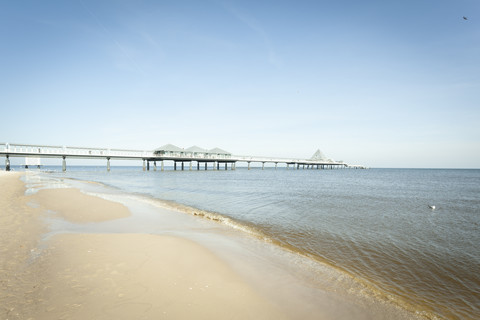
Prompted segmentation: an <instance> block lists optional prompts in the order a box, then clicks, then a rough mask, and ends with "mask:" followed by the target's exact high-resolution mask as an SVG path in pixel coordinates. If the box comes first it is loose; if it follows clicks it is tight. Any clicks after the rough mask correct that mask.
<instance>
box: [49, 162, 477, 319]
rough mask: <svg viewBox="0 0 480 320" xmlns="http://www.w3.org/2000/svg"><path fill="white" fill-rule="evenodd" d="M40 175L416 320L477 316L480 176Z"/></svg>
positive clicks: (120, 170) (72, 171)
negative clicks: (296, 267) (114, 195)
mask: <svg viewBox="0 0 480 320" xmlns="http://www.w3.org/2000/svg"><path fill="white" fill-rule="evenodd" d="M40 174H41V175H44V176H49V177H53V178H55V179H71V180H73V181H93V182H96V183H98V184H101V185H102V186H104V187H105V188H110V189H112V190H117V191H118V192H122V193H124V194H129V195H135V196H139V197H144V198H146V199H150V200H154V201H160V202H162V203H165V204H169V205H170V206H171V207H172V208H174V207H175V208H177V209H181V210H183V211H184V212H188V213H190V215H192V216H194V217H195V219H203V220H205V219H206V220H212V221H213V222H214V223H217V224H223V225H224V226H225V228H226V229H228V228H231V229H232V230H235V231H236V232H241V233H245V235H246V237H252V238H255V239H257V241H260V242H262V243H265V245H266V246H271V247H275V248H278V249H279V250H284V251H286V252H289V254H290V255H298V256H301V257H302V258H303V259H307V260H309V261H311V262H312V264H318V265H319V266H322V268H323V269H322V270H325V268H327V269H331V270H335V272H336V273H337V274H342V275H343V276H342V277H336V278H335V279H338V281H339V287H340V286H342V284H340V281H341V280H340V279H344V278H349V279H350V281H349V282H347V283H348V286H349V287H351V288H350V289H349V288H347V291H349V290H350V291H352V290H354V291H355V290H356V291H357V293H361V294H362V295H367V296H369V297H370V298H371V299H374V300H378V301H382V303H387V304H392V305H395V306H396V307H397V308H400V309H402V310H406V311H407V312H410V313H411V314H412V315H415V316H418V317H420V318H422V317H423V318H425V319H480V170H475V169H465V170H463V169H375V168H370V169H366V170H354V169H335V170H316V169H313V170H312V169H308V170H307V169H303V170H302V169H301V168H300V170H297V169H293V170H292V169H290V170H287V169H286V168H285V167H282V168H280V167H279V168H278V169H275V168H265V170H262V169H261V168H252V169H251V170H247V168H242V167H237V168H236V170H230V169H229V170H217V171H213V170H208V171H204V170H200V171H197V170H188V169H187V170H185V171H180V170H177V171H174V170H172V168H169V167H167V168H166V170H165V171H160V170H158V171H153V170H151V171H143V170H142V168H141V167H112V169H111V171H110V172H107V170H106V168H105V167H90V166H89V167H81V166H76V167H75V166H71V167H68V169H67V172H65V173H64V172H62V171H61V167H44V168H42V169H41V170H40ZM335 281H337V280H335ZM319 283H320V282H319ZM342 283H343V286H345V282H342ZM352 283H354V284H355V285H352ZM319 285H321V283H320V284H319ZM352 288H353V289H352ZM385 318H386V319H388V318H389V317H388V316H386V317H385Z"/></svg>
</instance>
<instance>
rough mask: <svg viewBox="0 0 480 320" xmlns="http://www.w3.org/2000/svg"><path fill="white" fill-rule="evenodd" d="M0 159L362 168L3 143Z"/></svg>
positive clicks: (145, 167)
mask: <svg viewBox="0 0 480 320" xmlns="http://www.w3.org/2000/svg"><path fill="white" fill-rule="evenodd" d="M0 156H4V157H5V169H6V170H10V158H11V157H25V158H29V157H33V158H62V159H63V162H62V164H63V166H62V167H63V170H64V171H66V159H67V158H71V159H74V158H77V159H105V160H106V161H107V170H110V159H122V160H141V161H143V170H150V163H151V162H153V164H154V170H156V169H157V165H156V164H157V161H158V162H160V165H161V170H164V161H173V163H174V170H177V164H178V163H180V164H181V169H182V170H184V164H185V163H188V164H189V169H190V170H192V162H196V163H197V166H196V167H197V170H200V167H201V165H203V167H204V168H205V170H207V167H208V164H210V165H211V164H213V169H214V170H219V169H220V167H221V166H224V167H225V170H226V169H227V168H228V165H229V164H230V167H231V169H232V170H235V168H236V163H237V162H242V163H247V165H248V168H249V169H250V164H251V163H261V164H262V169H263V168H264V167H265V163H274V164H275V168H277V165H278V164H279V163H280V164H285V165H286V167H287V169H289V168H290V166H292V167H293V168H294V169H300V168H303V169H305V168H307V169H314V168H317V169H326V168H328V169H334V168H350V167H355V168H356V167H359V166H349V165H348V164H346V163H343V162H335V161H319V160H312V159H289V158H272V157H255V156H235V155H225V154H218V155H215V154H203V155H195V154H194V153H191V154H183V155H179V156H172V155H161V154H158V153H156V152H155V151H145V150H126V149H109V148H87V147H68V146H46V145H31V144H9V143H0Z"/></svg>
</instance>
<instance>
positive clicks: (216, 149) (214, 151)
mask: <svg viewBox="0 0 480 320" xmlns="http://www.w3.org/2000/svg"><path fill="white" fill-rule="evenodd" d="M208 152H209V153H216V154H229V155H231V153H230V152H228V151H225V150H222V149H220V148H213V149H211V150H208Z"/></svg>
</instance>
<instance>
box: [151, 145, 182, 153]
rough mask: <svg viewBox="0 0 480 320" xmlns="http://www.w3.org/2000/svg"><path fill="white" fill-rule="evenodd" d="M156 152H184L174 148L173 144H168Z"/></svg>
mask: <svg viewBox="0 0 480 320" xmlns="http://www.w3.org/2000/svg"><path fill="white" fill-rule="evenodd" d="M155 151H173V152H183V151H184V150H183V149H182V148H179V147H177V146H174V145H173V144H166V145H164V146H161V147H160V148H157V149H155Z"/></svg>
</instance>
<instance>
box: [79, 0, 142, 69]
mask: <svg viewBox="0 0 480 320" xmlns="http://www.w3.org/2000/svg"><path fill="white" fill-rule="evenodd" d="M79 1H80V3H81V4H82V6H83V8H84V9H85V11H87V13H88V14H89V15H90V16H91V17H92V18H93V20H95V22H96V23H97V24H98V25H99V26H100V28H101V29H102V30H103V32H104V33H105V34H106V35H107V36H108V37H109V38H110V40H111V41H112V42H113V43H114V45H115V46H116V47H117V48H118V49H119V51H120V52H121V54H122V55H123V56H124V57H125V58H126V59H127V61H128V62H129V63H130V64H131V65H132V67H133V69H134V70H135V71H137V72H138V73H140V74H142V75H145V72H144V71H143V70H142V68H140V66H139V65H138V64H137V63H136V62H135V60H134V59H133V58H132V57H131V56H130V55H129V54H128V52H127V50H125V48H124V47H123V46H122V45H121V44H120V43H119V42H118V41H117V39H116V38H115V37H114V36H113V33H112V32H110V30H109V29H108V28H107V27H106V26H105V25H104V24H103V23H102V22H101V21H100V19H99V18H98V17H97V15H96V14H95V13H93V11H92V10H90V9H89V8H88V7H87V6H86V4H85V3H84V2H83V1H82V0H79Z"/></svg>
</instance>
